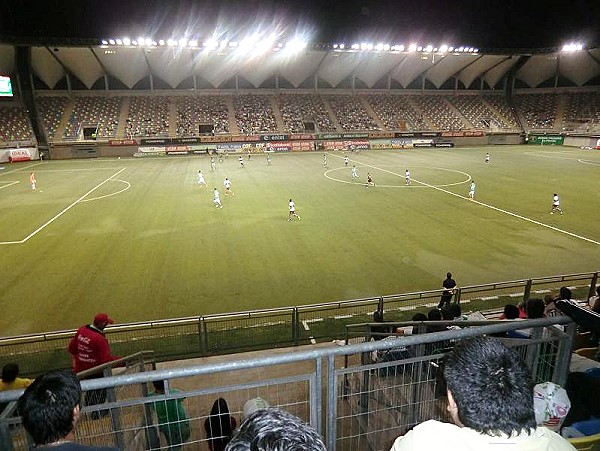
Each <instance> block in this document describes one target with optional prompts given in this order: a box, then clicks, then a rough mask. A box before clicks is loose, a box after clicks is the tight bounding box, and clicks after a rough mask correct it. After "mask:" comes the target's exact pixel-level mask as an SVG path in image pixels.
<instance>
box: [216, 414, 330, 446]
mask: <svg viewBox="0 0 600 451" xmlns="http://www.w3.org/2000/svg"><path fill="white" fill-rule="evenodd" d="M225 450H226V451H326V449H325V444H324V443H323V440H322V439H321V437H320V436H319V433H318V432H317V431H316V430H315V429H313V427H312V426H311V425H309V424H307V423H305V422H304V421H302V420H301V419H300V418H298V417H296V416H294V415H292V414H291V413H288V412H286V411H284V410H280V409H276V408H273V407H269V408H267V409H260V410H258V411H256V412H254V413H253V414H252V415H250V416H249V417H248V418H247V419H246V420H245V421H244V422H243V423H242V425H241V426H240V428H239V430H238V431H237V432H236V433H235V434H234V436H233V438H232V439H231V441H230V442H229V443H228V444H227V448H225Z"/></svg>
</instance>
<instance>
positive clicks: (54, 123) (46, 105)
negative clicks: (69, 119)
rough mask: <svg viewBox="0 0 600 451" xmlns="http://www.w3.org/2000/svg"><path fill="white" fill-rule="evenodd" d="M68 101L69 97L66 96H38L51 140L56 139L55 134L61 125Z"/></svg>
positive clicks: (41, 113)
mask: <svg viewBox="0 0 600 451" xmlns="http://www.w3.org/2000/svg"><path fill="white" fill-rule="evenodd" d="M68 102H69V98H68V97H64V96H50V97H38V99H37V104H38V106H39V112H40V115H41V116H42V121H43V122H44V128H45V129H46V134H47V136H48V140H49V141H54V135H55V134H56V131H57V129H58V126H59V125H60V121H61V118H62V116H63V113H64V112H65V108H66V107H67V103H68Z"/></svg>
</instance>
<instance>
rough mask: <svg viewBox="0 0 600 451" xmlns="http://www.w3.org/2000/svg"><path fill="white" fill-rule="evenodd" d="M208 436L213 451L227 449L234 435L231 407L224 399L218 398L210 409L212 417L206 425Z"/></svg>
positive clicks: (209, 417)
mask: <svg viewBox="0 0 600 451" xmlns="http://www.w3.org/2000/svg"><path fill="white" fill-rule="evenodd" d="M204 428H205V429H206V434H207V436H208V439H209V440H210V441H211V445H212V448H211V449H213V450H219V449H225V445H227V443H229V441H230V440H231V436H232V435H233V425H232V421H231V415H230V414H229V406H228V405H227V401H225V400H224V399H223V398H218V399H217V400H215V402H214V403H213V406H212V409H210V415H209V416H208V418H207V419H206V422H205V423H204Z"/></svg>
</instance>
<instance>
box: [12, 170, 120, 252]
mask: <svg viewBox="0 0 600 451" xmlns="http://www.w3.org/2000/svg"><path fill="white" fill-rule="evenodd" d="M125 169H126V168H122V169H120V170H119V171H117V172H116V173H114V174H113V175H111V176H110V177H109V178H107V179H106V180H104V181H103V182H100V183H99V184H98V185H96V186H95V187H93V188H92V189H91V190H89V191H88V192H87V193H85V194H84V195H83V196H81V197H80V198H79V199H77V200H76V201H75V202H73V203H72V204H71V205H69V206H67V207H66V208H64V209H63V210H62V211H61V212H59V213H57V214H56V215H55V216H54V217H53V218H51V219H49V220H48V221H46V222H45V223H44V224H42V225H41V226H39V227H38V228H37V229H35V230H34V231H33V232H31V233H30V234H29V235H27V236H26V237H25V238H23V239H22V240H20V241H0V245H1V244H23V243H25V242H26V241H27V240H29V239H30V238H32V237H34V236H35V235H37V234H38V233H39V232H40V231H42V230H43V229H45V228H46V227H47V226H49V225H50V224H52V223H53V222H54V221H56V220H57V219H58V218H60V217H61V216H62V215H63V214H65V213H66V212H67V211H69V210H70V209H71V208H73V207H74V206H75V205H77V204H78V203H80V202H81V201H83V199H85V198H86V197H87V196H89V195H90V194H92V193H93V192H94V191H96V190H97V189H98V188H100V187H101V186H102V185H104V184H105V183H106V182H108V181H110V180H112V179H113V178H114V177H116V176H117V175H119V174H120V173H121V172H123V171H124V170H125Z"/></svg>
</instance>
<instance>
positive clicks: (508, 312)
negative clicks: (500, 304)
mask: <svg viewBox="0 0 600 451" xmlns="http://www.w3.org/2000/svg"><path fill="white" fill-rule="evenodd" d="M520 316H521V310H519V307H517V306H516V305H514V304H506V305H505V306H504V312H503V313H502V315H500V319H519V318H520Z"/></svg>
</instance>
